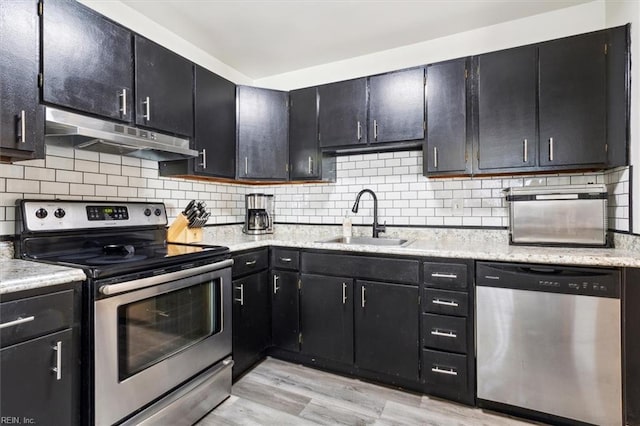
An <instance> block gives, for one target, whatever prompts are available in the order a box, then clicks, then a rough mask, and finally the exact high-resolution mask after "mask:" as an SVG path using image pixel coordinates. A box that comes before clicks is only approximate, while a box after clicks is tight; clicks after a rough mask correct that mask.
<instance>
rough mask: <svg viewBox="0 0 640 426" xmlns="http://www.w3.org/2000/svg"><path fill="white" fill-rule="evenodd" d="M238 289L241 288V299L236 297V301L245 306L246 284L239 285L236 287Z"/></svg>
mask: <svg viewBox="0 0 640 426" xmlns="http://www.w3.org/2000/svg"><path fill="white" fill-rule="evenodd" d="M236 290H240V299H236V298H234V299H233V301H234V302H240V306H244V284H240V286H239V287H236Z"/></svg>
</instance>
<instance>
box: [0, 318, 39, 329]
mask: <svg viewBox="0 0 640 426" xmlns="http://www.w3.org/2000/svg"><path fill="white" fill-rule="evenodd" d="M34 319H36V317H34V316H33V315H32V316H30V317H26V318H22V317H18V319H16V320H13V321H9V322H5V323H3V324H0V329H3V328H7V327H14V326H16V325H20V324H24V323H25V322H31V321H33V320H34Z"/></svg>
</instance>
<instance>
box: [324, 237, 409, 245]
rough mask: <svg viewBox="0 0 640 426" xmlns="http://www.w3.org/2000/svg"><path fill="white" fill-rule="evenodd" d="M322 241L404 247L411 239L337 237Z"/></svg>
mask: <svg viewBox="0 0 640 426" xmlns="http://www.w3.org/2000/svg"><path fill="white" fill-rule="evenodd" d="M319 242H320V243H340V244H359V245H370V246H396V247H402V246H404V245H406V244H407V243H409V240H405V239H402V238H373V237H351V238H345V237H336V238H331V239H329V240H322V241H319Z"/></svg>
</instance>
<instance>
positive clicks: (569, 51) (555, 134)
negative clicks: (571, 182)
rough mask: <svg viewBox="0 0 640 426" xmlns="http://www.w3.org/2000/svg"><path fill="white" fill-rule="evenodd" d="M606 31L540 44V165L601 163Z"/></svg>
mask: <svg viewBox="0 0 640 426" xmlns="http://www.w3.org/2000/svg"><path fill="white" fill-rule="evenodd" d="M605 45H606V34H605V32H602V31H600V32H596V33H590V34H585V35H580V36H575V37H569V38H564V39H560V40H554V41H551V42H548V43H543V44H541V45H540V47H539V64H538V66H539V82H540V83H539V93H540V95H539V105H540V107H539V108H540V113H539V114H540V144H539V151H540V152H539V155H540V165H541V166H580V165H587V164H601V165H603V164H605V163H606V151H605V149H606V136H607V134H606V100H607V98H606V55H605Z"/></svg>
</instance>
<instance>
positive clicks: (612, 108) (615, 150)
mask: <svg viewBox="0 0 640 426" xmlns="http://www.w3.org/2000/svg"><path fill="white" fill-rule="evenodd" d="M630 25H631V24H627V25H625V26H624V27H616V28H611V29H609V30H607V46H608V47H607V157H608V159H607V166H608V167H618V166H626V165H628V164H629V133H628V124H629V86H630V84H631V82H630V81H629V75H630V71H629V69H630V68H629V67H630V60H629V59H630V58H629V57H630V55H629V39H630V34H629V31H630Z"/></svg>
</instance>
